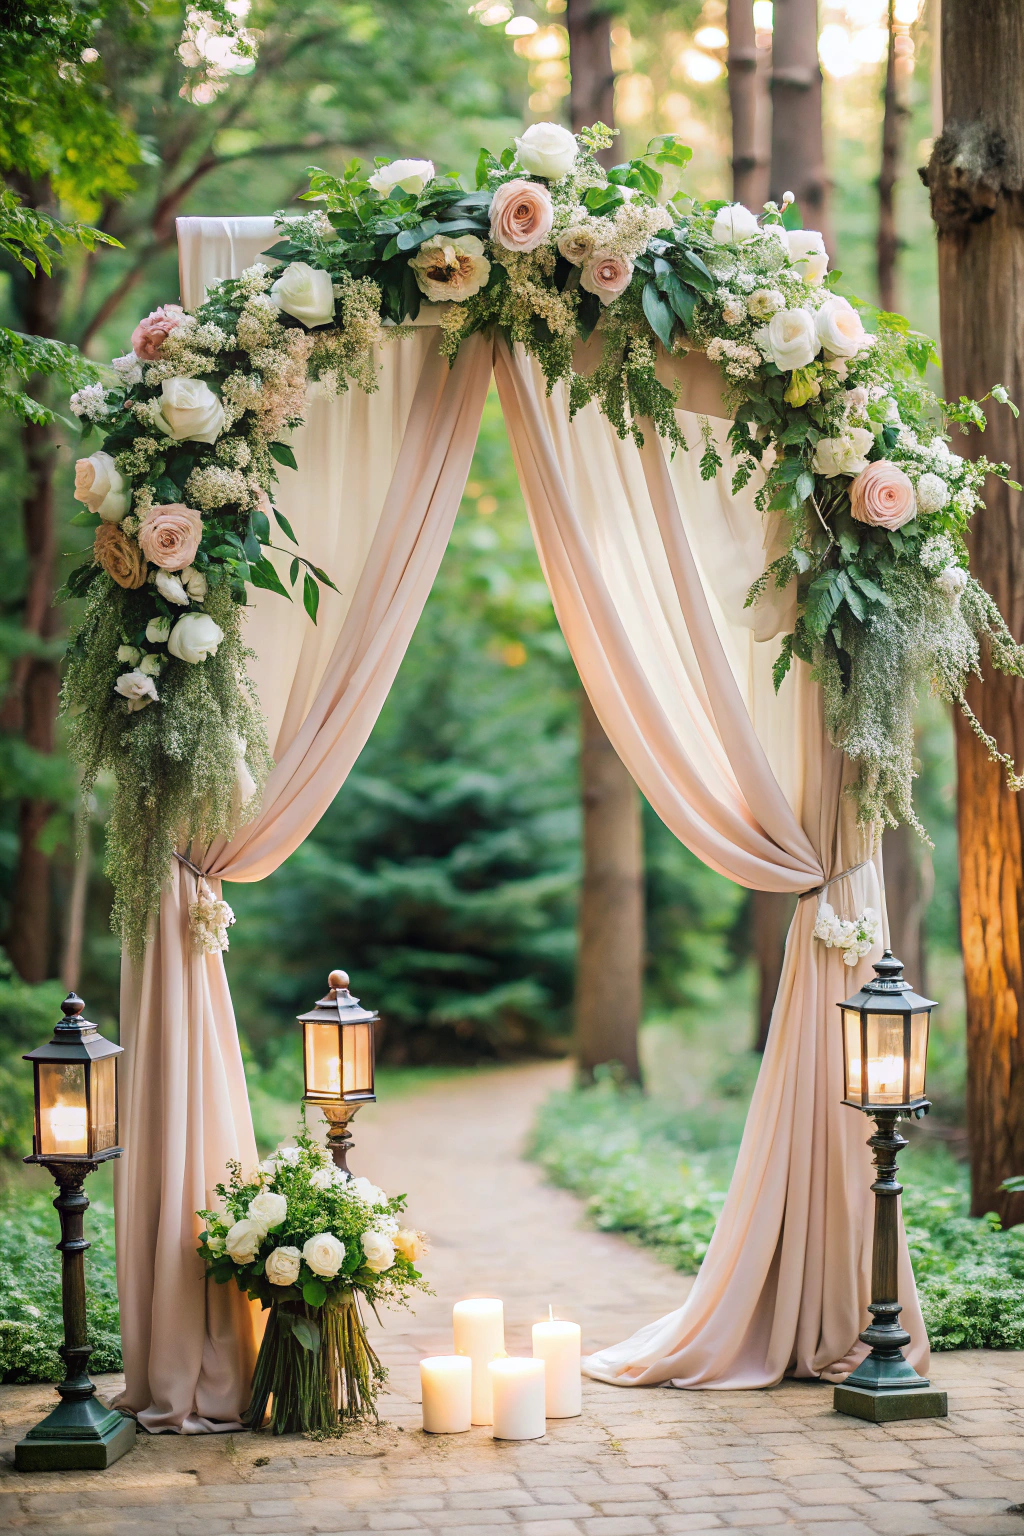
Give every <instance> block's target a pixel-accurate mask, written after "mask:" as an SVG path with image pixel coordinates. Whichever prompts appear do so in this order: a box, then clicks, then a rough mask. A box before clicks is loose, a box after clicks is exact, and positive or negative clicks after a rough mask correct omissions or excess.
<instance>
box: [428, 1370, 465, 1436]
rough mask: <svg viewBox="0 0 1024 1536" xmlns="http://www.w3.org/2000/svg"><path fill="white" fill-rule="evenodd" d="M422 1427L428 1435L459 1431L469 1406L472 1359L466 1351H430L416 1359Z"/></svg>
mask: <svg viewBox="0 0 1024 1536" xmlns="http://www.w3.org/2000/svg"><path fill="white" fill-rule="evenodd" d="M420 1394H421V1396H422V1399H423V1428H424V1429H425V1430H426V1432H427V1434H428V1435H462V1434H465V1433H466V1431H467V1430H468V1429H469V1427H470V1424H471V1421H472V1407H473V1362H472V1360H470V1359H469V1358H468V1357H467V1356H466V1355H431V1356H429V1357H428V1358H427V1359H426V1360H421V1361H420Z"/></svg>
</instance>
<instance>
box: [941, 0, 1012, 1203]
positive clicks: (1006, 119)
mask: <svg viewBox="0 0 1024 1536" xmlns="http://www.w3.org/2000/svg"><path fill="white" fill-rule="evenodd" d="M1022 78H1024V6H1022V5H1021V4H1020V0H944V3H943V6H942V96H943V115H944V123H945V126H944V128H943V131H942V134H941V135H940V136H939V138H938V139H937V140H936V142H935V147H934V149H933V151H932V156H931V160H930V161H929V163H928V166H927V168H926V169H925V170H924V171H923V172H922V175H923V177H924V179H925V181H926V183H927V185H928V187H929V189H930V192H931V205H932V217H933V218H934V220H935V224H936V227H937V231H938V251H939V297H940V302H941V316H942V355H943V361H944V368H945V378H944V384H945V393H946V394H947V395H949V396H951V397H954V398H955V397H956V396H959V395H961V394H965V395H974V396H978V395H982V394H984V393H985V392H986V391H987V390H988V389H989V387H990V386H991V385H992V384H998V383H1002V384H1005V385H1006V387H1007V389H1008V390H1009V392H1010V395H1011V397H1015V398H1016V399H1018V400H1019V399H1021V397H1022V395H1024V346H1022V343H1021V337H1020V329H1019V325H1018V324H1017V316H1019V314H1020V312H1021V309H1022V307H1024V93H1022V91H1021V80H1022ZM989 422H990V425H989V428H988V431H987V432H986V433H985V437H984V440H979V438H978V435H977V434H976V433H972V435H971V436H970V437H969V438H965V439H962V440H959V441H958V442H957V444H956V446H957V448H958V449H959V450H960V451H961V452H964V453H968V454H970V453H974V454H978V453H980V452H981V451H982V450H984V452H985V453H986V455H987V456H988V457H989V458H990V459H995V460H999V459H1005V460H1007V461H1008V462H1009V464H1010V467H1011V471H1012V473H1013V474H1014V475H1015V476H1016V477H1018V478H1019V477H1020V475H1021V473H1022V471H1024V422H1018V421H1014V420H1013V418H1012V416H1011V414H1010V412H1009V411H1008V410H1005V409H1003V408H1001V407H999V406H995V407H993V409H992V411H991V414H990V417H989ZM971 563H972V567H973V569H974V572H975V574H976V576H977V577H978V579H979V580H980V581H981V582H983V583H984V585H985V586H986V587H987V588H988V589H989V591H990V592H991V593H992V595H993V596H994V597H995V599H996V601H997V602H998V604H999V606H1000V608H1001V609H1002V611H1003V613H1004V614H1005V616H1006V619H1007V621H1008V623H1009V625H1010V628H1011V630H1012V631H1013V633H1014V635H1016V636H1017V638H1018V639H1020V638H1021V636H1022V634H1024V505H1022V502H1021V497H1020V495H1019V493H1018V492H1015V491H1010V490H1008V489H1007V488H1006V487H1005V486H1003V485H1002V484H1000V483H999V482H990V486H989V490H988V494H987V497H986V507H985V509H984V510H983V511H982V512H980V513H979V515H978V517H977V519H976V522H975V526H974V529H973V531H972V534H971ZM967 697H968V700H969V702H970V704H971V706H972V708H973V709H974V710H975V712H976V713H977V715H978V717H979V718H980V720H981V722H982V724H983V725H984V726H985V728H986V730H988V731H991V732H992V733H994V734H995V735H996V736H997V737H998V739H999V741H1000V744H1001V745H1002V747H1003V748H1004V749H1005V750H1012V751H1013V752H1014V753H1015V755H1016V757H1017V760H1018V762H1019V761H1020V760H1021V759H1022V758H1024V684H1022V683H1021V682H1020V681H1017V680H1014V679H1009V678H1005V677H1003V676H1001V675H998V674H997V675H993V674H992V673H991V671H990V670H989V669H988V668H987V667H986V669H985V681H984V683H983V684H979V683H977V682H975V681H972V683H971V685H970V687H969V688H968V690H967ZM956 741H957V771H958V779H959V784H958V808H959V840H960V910H961V917H960V923H961V937H962V940H963V951H964V970H965V975H966V984H967V1127H968V1133H969V1136H970V1150H971V1183H972V1196H971V1200H972V1209H973V1211H974V1212H975V1213H976V1214H982V1213H984V1212H985V1211H998V1213H999V1214H1000V1216H1001V1217H1002V1218H1003V1221H1004V1222H1006V1223H1016V1222H1020V1221H1024V1195H1008V1194H1006V1193H1004V1192H1000V1190H999V1185H1000V1183H1001V1182H1002V1180H1003V1179H1005V1178H1007V1177H1008V1176H1009V1175H1012V1174H1019V1173H1022V1172H1024V965H1022V955H1021V951H1022V923H1024V865H1022V848H1024V800H1022V798H1021V796H1020V795H1015V794H1011V793H1010V792H1009V791H1008V790H1007V789H1006V787H1005V784H1004V782H1003V774H1002V770H1001V769H1000V767H999V765H998V764H996V763H992V762H990V761H989V759H988V755H987V753H986V751H985V748H984V747H983V746H982V744H981V743H980V742H979V741H978V740H977V738H976V737H975V736H974V735H973V734H972V732H971V731H970V729H969V728H968V726H967V724H966V722H965V721H964V720H963V718H962V717H961V716H960V715H959V713H958V714H957V731H956Z"/></svg>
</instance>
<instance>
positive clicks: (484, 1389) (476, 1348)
mask: <svg viewBox="0 0 1024 1536" xmlns="http://www.w3.org/2000/svg"><path fill="white" fill-rule="evenodd" d="M452 1324H453V1327H454V1331H455V1353H456V1354H457V1355H468V1356H469V1358H470V1359H471V1360H472V1362H473V1423H474V1424H489V1423H490V1422H491V1382H490V1377H489V1376H488V1374H487V1367H488V1365H489V1364H490V1362H491V1361H492V1360H496V1359H499V1358H500V1357H501V1356H502V1355H504V1353H505V1313H504V1308H503V1307H502V1304H501V1302H500V1301H497V1300H495V1299H494V1298H493V1297H490V1296H476V1297H474V1298H473V1300H472V1301H457V1302H456V1303H455V1308H454V1311H453V1313H452Z"/></svg>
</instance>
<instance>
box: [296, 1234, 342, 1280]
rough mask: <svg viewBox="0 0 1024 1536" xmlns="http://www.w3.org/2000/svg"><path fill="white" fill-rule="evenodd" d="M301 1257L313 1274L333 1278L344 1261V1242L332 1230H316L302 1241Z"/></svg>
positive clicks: (328, 1278)
mask: <svg viewBox="0 0 1024 1536" xmlns="http://www.w3.org/2000/svg"><path fill="white" fill-rule="evenodd" d="M302 1257H303V1258H304V1259H305V1261H306V1263H307V1264H308V1265H309V1267H310V1269H311V1270H312V1271H313V1273H314V1275H323V1277H324V1279H325V1280H333V1278H334V1276H335V1275H336V1274H337V1273H338V1270H339V1269H340V1268H341V1266H342V1264H343V1263H344V1261H345V1244H344V1243H342V1242H339V1240H338V1239H337V1238H336V1237H335V1235H334V1233H333V1232H318V1233H317V1234H316V1236H315V1237H310V1238H308V1239H307V1240H306V1242H304V1243H303V1245H302Z"/></svg>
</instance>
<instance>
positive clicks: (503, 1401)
mask: <svg viewBox="0 0 1024 1536" xmlns="http://www.w3.org/2000/svg"><path fill="white" fill-rule="evenodd" d="M487 1372H488V1375H489V1376H490V1379H491V1397H492V1401H493V1404H494V1427H493V1428H492V1430H491V1434H492V1435H493V1436H494V1438H495V1440H539V1439H540V1437H541V1435H543V1434H544V1432H545V1430H546V1427H547V1426H546V1425H545V1423H544V1361H543V1360H531V1359H520V1360H517V1359H509V1358H506V1359H504V1360H492V1361H491V1363H490V1365H489V1366H488V1367H487Z"/></svg>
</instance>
